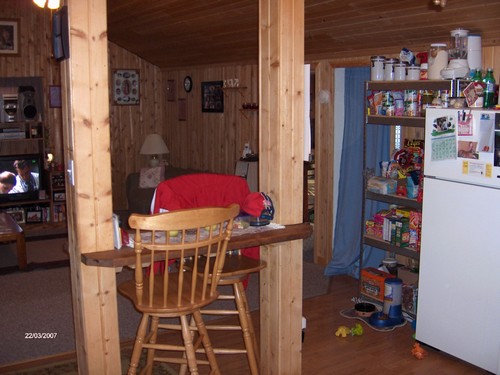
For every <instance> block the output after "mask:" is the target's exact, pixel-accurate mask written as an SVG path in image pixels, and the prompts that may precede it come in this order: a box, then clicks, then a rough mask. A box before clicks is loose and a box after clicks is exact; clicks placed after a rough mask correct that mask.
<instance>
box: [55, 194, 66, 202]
mask: <svg viewBox="0 0 500 375" xmlns="http://www.w3.org/2000/svg"><path fill="white" fill-rule="evenodd" d="M53 198H54V202H64V201H65V200H66V193H62V192H58V193H54V197H53Z"/></svg>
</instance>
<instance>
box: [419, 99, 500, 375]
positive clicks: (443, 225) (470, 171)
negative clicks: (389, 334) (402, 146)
mask: <svg viewBox="0 0 500 375" xmlns="http://www.w3.org/2000/svg"><path fill="white" fill-rule="evenodd" d="M425 128H426V129H425V154H424V181H423V183H424V193H423V197H424V198H423V207H422V238H421V254H420V276H419V290H418V306H417V321H416V326H417V329H416V339H417V340H418V341H420V342H422V343H424V344H427V345H429V346H431V347H434V348H436V349H439V350H441V351H444V352H446V353H448V354H451V355H453V356H455V357H457V358H460V359H462V360H464V361H467V362H470V363H472V364H474V365H476V366H478V367H480V368H483V369H485V370H487V371H490V372H492V373H494V374H499V373H500V111H491V110H490V111H486V110H470V109H468V108H467V109H465V110H462V109H460V110H457V109H454V110H453V109H436V108H434V109H427V111H426V124H425Z"/></svg>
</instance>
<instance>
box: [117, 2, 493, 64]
mask: <svg viewBox="0 0 500 375" xmlns="http://www.w3.org/2000/svg"><path fill="white" fill-rule="evenodd" d="M258 6H259V2H258V1H257V0H193V1H186V0H127V1H123V0H108V33H109V40H110V41H112V42H113V43H115V44H117V45H119V46H121V47H123V48H125V49H127V50H129V51H131V52H133V53H135V54H137V55H138V56H140V57H142V58H143V59H145V60H147V61H149V62H151V63H153V64H155V65H157V66H159V67H160V68H164V69H169V68H170V69H173V68H182V67H185V66H196V65H214V64H232V63H257V61H258V60H257V59H258ZM499 25H500V0H475V1H470V0H448V1H447V5H446V7H445V8H441V7H439V6H434V5H433V4H432V0H349V1H341V0H305V56H306V61H308V62H312V61H316V60H320V59H336V58H340V59H343V58H352V57H360V56H370V55H377V54H397V53H399V51H400V50H401V48H402V47H407V48H410V49H412V50H415V51H424V50H427V49H428V46H429V45H430V43H434V42H448V40H449V32H450V31H451V30H453V29H455V28H457V27H461V28H464V29H468V30H470V31H471V33H478V34H481V36H482V44H483V47H487V46H493V45H500V27H499ZM367 63H368V61H367Z"/></svg>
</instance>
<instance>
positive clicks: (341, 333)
mask: <svg viewBox="0 0 500 375" xmlns="http://www.w3.org/2000/svg"><path fill="white" fill-rule="evenodd" d="M350 333H351V330H350V328H349V327H346V326H340V327H339V328H337V332H335V336H337V337H340V336H342V337H347V335H349V334H350Z"/></svg>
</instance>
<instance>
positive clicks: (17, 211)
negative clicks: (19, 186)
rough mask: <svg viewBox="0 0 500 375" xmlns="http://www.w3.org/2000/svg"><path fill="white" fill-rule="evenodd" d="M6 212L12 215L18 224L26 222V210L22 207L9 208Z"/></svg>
mask: <svg viewBox="0 0 500 375" xmlns="http://www.w3.org/2000/svg"><path fill="white" fill-rule="evenodd" d="M5 212H7V213H8V214H9V215H10V216H12V218H13V219H14V220H15V221H16V222H17V223H18V224H22V223H24V222H25V219H24V210H23V209H21V208H13V209H10V210H7V211H5Z"/></svg>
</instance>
